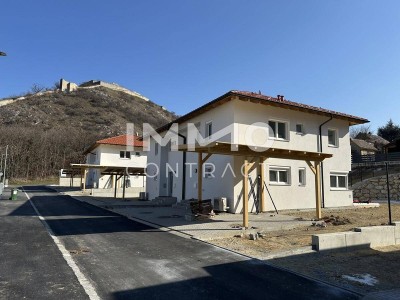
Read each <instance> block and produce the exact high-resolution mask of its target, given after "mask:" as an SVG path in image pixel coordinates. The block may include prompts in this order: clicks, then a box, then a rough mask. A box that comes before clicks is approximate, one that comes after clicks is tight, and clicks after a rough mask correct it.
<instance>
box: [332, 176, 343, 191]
mask: <svg viewBox="0 0 400 300" xmlns="http://www.w3.org/2000/svg"><path fill="white" fill-rule="evenodd" d="M331 189H332V190H347V174H344V173H342V174H340V173H331Z"/></svg>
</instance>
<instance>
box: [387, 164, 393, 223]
mask: <svg viewBox="0 0 400 300" xmlns="http://www.w3.org/2000/svg"><path fill="white" fill-rule="evenodd" d="M386 188H387V197H388V210H389V225H391V224H392V210H391V207H390V186H389V165H388V162H386Z"/></svg>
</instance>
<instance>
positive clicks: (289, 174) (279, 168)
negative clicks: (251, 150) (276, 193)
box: [268, 166, 291, 186]
mask: <svg viewBox="0 0 400 300" xmlns="http://www.w3.org/2000/svg"><path fill="white" fill-rule="evenodd" d="M271 171H276V172H277V179H278V181H271V176H270V172H271ZM282 171H285V172H287V182H282V181H280V175H279V172H282ZM268 179H269V184H270V185H286V186H288V185H291V170H290V167H282V166H270V167H269V170H268Z"/></svg>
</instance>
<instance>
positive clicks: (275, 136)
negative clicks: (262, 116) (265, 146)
mask: <svg viewBox="0 0 400 300" xmlns="http://www.w3.org/2000/svg"><path fill="white" fill-rule="evenodd" d="M269 122H274V123H275V128H273V129H274V132H275V135H274V136H271V134H269V136H268V138H269V139H270V140H277V141H286V142H287V141H289V125H290V124H289V122H288V121H284V120H277V119H270V120H268V125H269ZM278 123H283V124H285V129H286V130H285V134H286V137H285V138H279V137H278Z"/></svg>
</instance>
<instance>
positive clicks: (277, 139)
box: [268, 137, 289, 142]
mask: <svg viewBox="0 0 400 300" xmlns="http://www.w3.org/2000/svg"><path fill="white" fill-rule="evenodd" d="M268 139H269V140H274V141H280V142H289V140H288V139H280V138H273V137H269V138H268Z"/></svg>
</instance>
